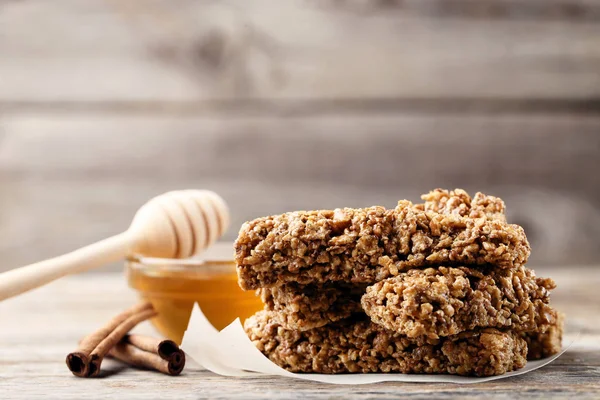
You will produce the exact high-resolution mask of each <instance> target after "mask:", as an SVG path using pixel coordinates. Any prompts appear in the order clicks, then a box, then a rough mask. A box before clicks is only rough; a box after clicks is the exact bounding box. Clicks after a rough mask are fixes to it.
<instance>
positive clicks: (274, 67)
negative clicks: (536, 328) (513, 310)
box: [0, 0, 600, 270]
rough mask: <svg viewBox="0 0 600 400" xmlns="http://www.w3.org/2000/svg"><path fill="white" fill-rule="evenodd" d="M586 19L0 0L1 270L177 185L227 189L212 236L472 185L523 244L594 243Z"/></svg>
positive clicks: (596, 112)
mask: <svg viewBox="0 0 600 400" xmlns="http://www.w3.org/2000/svg"><path fill="white" fill-rule="evenodd" d="M599 22H600V1H597V0H547V1H541V0H527V1H526V0H497V1H473V0H451V1H441V0H438V1H435V0H420V1H416V0H415V1H411V0H405V1H397V2H394V1H376V2H366V1H357V0H355V1H326V2H315V1H287V2H272V1H263V0H261V1H252V2H246V1H241V0H239V1H227V2H224V1H204V2H198V1H188V0H186V1H184V0H178V1H159V0H150V1H139V0H127V1H116V0H88V1H86V2H81V1H76V0H57V1H54V2H51V3H49V2H44V1H41V0H22V1H18V2H15V1H7V0H4V1H1V0H0V238H1V239H2V240H1V241H0V259H2V264H1V265H0V270H3V269H9V268H12V267H15V266H18V265H21V264H25V263H28V262H33V261H36V260H39V259H42V258H46V257H49V256H53V255H57V254H60V253H62V252H65V251H68V250H70V249H73V248H75V247H77V246H80V245H84V244H87V243H89V242H91V241H94V240H97V239H100V238H103V237H105V236H107V235H110V234H114V233H117V232H119V231H121V230H123V229H125V228H126V227H127V225H128V224H129V222H130V220H131V217H132V215H133V213H134V212H135V210H136V209H137V208H138V207H139V205H141V204H142V203H143V202H144V201H145V200H146V199H147V198H149V197H151V196H153V195H156V194H158V193H161V192H163V191H165V190H170V189H177V188H186V187H198V188H210V189H214V190H216V191H217V192H219V193H221V194H222V195H223V196H224V197H225V199H226V200H227V202H228V203H229V204H230V206H231V208H232V213H233V223H232V228H231V230H230V231H229V233H228V234H227V236H226V238H225V239H226V240H232V239H233V238H234V237H235V234H236V231H237V228H238V227H239V225H240V224H241V223H242V222H243V221H245V220H247V219H250V218H254V217H257V216H261V215H265V214H272V213H279V212H283V211H286V210H292V209H310V208H330V207H337V206H368V205H372V204H382V205H386V206H390V207H391V206H393V205H394V204H395V202H396V201H397V200H398V199H400V198H409V199H411V200H417V199H418V196H419V194H421V193H423V192H426V191H428V190H429V189H432V188H434V187H447V188H454V187H463V188H465V189H468V190H470V191H476V190H481V191H485V192H488V193H491V194H495V195H499V196H501V197H503V198H504V199H505V201H506V202H507V204H508V207H509V214H510V215H509V218H510V219H511V220H512V221H513V222H516V223H520V224H522V225H523V226H524V227H525V229H526V231H527V233H528V236H529V238H530V241H531V242H532V245H533V255H532V258H531V262H532V264H535V265H539V266H544V265H550V264H562V263H569V264H594V263H595V264H597V260H598V257H599V256H600V248H599V246H598V238H600V178H599V177H598V171H600V23H599ZM115 268H118V266H115Z"/></svg>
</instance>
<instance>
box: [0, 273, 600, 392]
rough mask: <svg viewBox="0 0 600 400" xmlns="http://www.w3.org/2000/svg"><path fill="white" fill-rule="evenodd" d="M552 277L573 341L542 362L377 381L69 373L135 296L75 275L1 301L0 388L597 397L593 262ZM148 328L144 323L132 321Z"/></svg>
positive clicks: (120, 283)
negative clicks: (495, 377)
mask: <svg viewBox="0 0 600 400" xmlns="http://www.w3.org/2000/svg"><path fill="white" fill-rule="evenodd" d="M538 275H547V276H552V277H553V278H555V280H556V281H557V282H558V285H559V286H558V288H557V289H556V291H555V293H554V294H553V303H554V304H555V305H556V307H557V308H559V309H561V310H563V311H565V312H566V313H567V316H568V319H567V321H568V326H569V327H570V328H569V329H570V331H571V332H576V331H581V332H582V335H581V336H580V338H579V340H578V341H577V342H576V343H575V345H574V346H573V347H572V348H571V349H570V350H568V352H567V353H565V354H564V355H563V356H562V357H561V358H559V359H558V360H556V361H555V362H554V363H552V364H550V365H549V366H546V367H544V368H543V369H541V370H538V371H534V372H532V373H529V374H526V375H524V376H520V377H514V378H509V379H505V380H499V381H494V382H489V383H485V384H477V385H454V384H402V383H382V384H381V383H380V384H374V385H364V386H330V385H324V384H319V383H314V382H304V381H294V380H288V379H283V378H272V377H260V378H247V379H232V378H224V377H220V376H217V375H214V374H211V373H209V372H206V371H200V370H199V369H198V367H194V366H190V365H188V367H186V368H187V369H186V371H184V374H183V375H182V376H179V377H176V378H172V377H166V376H163V375H161V374H157V373H152V372H144V371H137V370H133V369H128V368H125V369H124V367H123V366H122V365H120V364H118V363H116V362H115V363H110V362H109V363H107V364H106V367H107V370H108V372H109V374H110V375H108V376H106V377H104V378H102V379H87V380H86V379H79V378H75V377H73V376H72V375H71V374H70V372H69V371H68V370H67V368H66V366H65V365H64V357H65V355H66V354H67V353H68V352H69V351H72V350H73V349H74V347H75V346H76V343H77V341H78V339H79V338H80V337H81V336H83V335H85V334H87V333H89V332H90V331H91V330H93V329H95V328H96V327H98V326H99V325H100V324H102V323H103V322H105V321H106V320H108V319H109V318H110V317H112V316H113V315H114V314H116V313H118V312H119V311H121V310H122V309H125V308H127V307H128V306H129V305H130V304H132V303H133V302H134V301H135V294H134V293H133V292H132V291H131V290H128V289H127V288H126V285H125V280H124V278H123V276H121V275H120V274H100V275H95V276H93V275H81V276H74V277H68V278H65V279H63V280H60V281H57V282H54V283H52V284H50V285H49V286H46V287H44V288H41V289H38V290H37V291H34V292H31V293H28V294H26V295H23V296H21V297H18V298H13V299H10V300H7V301H4V302H2V303H0V321H2V329H0V390H2V393H3V398H7V399H32V398H48V397H52V398H61V399H80V398H82V397H85V398H89V399H110V398H115V397H122V398H127V399H148V398H156V397H160V398H164V399H170V398H173V399H197V398H216V399H221V398H244V399H254V398H257V399H258V398H273V399H279V398H281V399H284V398H285V399H289V398H294V399H295V398H298V399H300V398H332V397H335V398H348V399H354V398H365V397H368V398H373V399H380V398H382V399H383V398H390V397H397V396H404V397H406V398H414V399H421V398H425V397H427V398H431V397H436V398H444V399H458V398H461V399H464V398H467V399H471V398H472V399H475V398H478V399H481V398H484V399H487V398H495V397H499V398H519V399H521V398H523V399H525V398H527V399H537V398H540V399H545V398H549V397H553V398H565V399H568V398H574V397H576V398H578V399H579V398H581V399H594V398H598V396H600V379H599V377H600V292H599V291H598V290H597V288H598V286H599V285H600V268H594V269H591V270H590V269H581V268H578V267H571V266H564V265H563V266H561V268H560V269H544V270H539V271H538ZM136 329H137V330H138V331H139V332H143V333H150V334H153V331H152V328H151V327H150V326H149V325H148V324H146V325H142V326H140V327H138V328H136Z"/></svg>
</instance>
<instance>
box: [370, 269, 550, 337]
mask: <svg viewBox="0 0 600 400" xmlns="http://www.w3.org/2000/svg"><path fill="white" fill-rule="evenodd" d="M555 286H556V285H555V283H554V281H553V280H552V279H543V278H537V277H536V276H535V273H534V272H533V271H532V270H531V269H528V268H525V267H519V268H517V269H510V270H506V269H494V268H477V267H471V268H470V267H439V268H427V269H424V270H411V271H408V272H404V273H401V274H400V275H398V276H395V277H392V278H388V279H386V280H384V281H381V282H378V283H376V284H374V285H372V286H369V287H368V288H367V290H366V294H365V295H364V296H363V297H362V307H363V309H364V310H365V312H366V313H367V315H368V316H369V317H370V318H371V320H372V321H373V322H375V323H377V324H379V325H381V326H383V327H385V328H386V329H390V330H393V331H395V332H399V333H402V334H404V335H407V336H408V337H417V336H428V337H430V338H437V337H439V336H451V335H456V334H458V333H460V332H463V331H470V330H473V329H476V328H498V329H503V328H507V329H508V328H510V329H513V330H515V331H519V332H523V331H533V330H543V329H545V328H544V327H547V326H548V325H551V324H554V323H555V322H556V311H555V310H554V309H552V308H551V307H550V306H549V304H548V303H549V301H550V298H549V294H550V290H551V289H554V287H555Z"/></svg>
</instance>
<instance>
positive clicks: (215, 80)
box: [0, 0, 600, 108]
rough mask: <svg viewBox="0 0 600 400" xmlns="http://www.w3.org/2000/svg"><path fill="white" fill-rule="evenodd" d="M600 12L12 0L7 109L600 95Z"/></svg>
mask: <svg viewBox="0 0 600 400" xmlns="http://www.w3.org/2000/svg"><path fill="white" fill-rule="evenodd" d="M599 7H600V6H599V5H598V2H597V1H565V0H562V1H555V0H553V1H548V2H541V1H533V2H525V1H506V0H504V1H499V2H489V1H482V2H473V1H472V0H470V1H465V0H461V1H456V0H453V1H450V2H446V1H443V2H442V1H424V2H416V1H403V2H393V1H392V2H389V1H387V2H386V1H381V2H372V3H371V2H364V1H341V2H324V3H321V2H313V1H301V0H299V1H287V2H277V3H276V4H273V2H272V1H268V0H261V1H253V2H246V1H243V0H239V1H237V0H234V1H228V2H216V1H214V2H195V1H188V0H178V1H175V2H174V1H170V2H166V1H160V0H152V1H139V0H127V1H114V0H89V1H86V2H80V1H73V0H59V1H54V2H52V4H50V3H47V2H44V1H40V0H26V1H18V2H12V1H8V2H4V3H3V4H2V8H0V106H1V107H11V105H13V106H16V107H24V108H27V107H34V108H35V106H36V105H40V104H42V105H46V106H47V107H50V108H52V107H53V106H56V107H58V108H60V107H67V108H68V107H70V106H73V107H81V106H82V104H83V105H85V104H88V105H91V106H92V107H93V106H100V107H102V106H107V105H108V106H110V104H112V103H113V102H117V103H118V102H125V103H126V104H128V105H129V107H133V108H135V106H136V103H137V102H150V103H152V104H154V103H158V104H163V103H169V102H194V101H196V102H197V101H202V102H208V103H209V104H210V103H211V102H219V101H239V100H240V99H249V100H253V99H271V100H273V99H275V100H298V99H304V100H314V99H316V100H324V99H326V100H336V99H358V100H361V101H366V100H369V99H371V100H382V99H384V100H385V99H390V98H392V99H416V100H418V99H428V100H429V101H433V102H435V101H438V100H439V99H456V98H459V99H467V100H471V104H477V103H478V102H480V101H486V100H488V99H510V100H518V99H521V100H523V99H525V100H532V101H536V100H545V99H546V100H547V99H559V100H561V101H563V100H565V99H567V100H569V99H570V100H593V101H594V102H597V101H598V99H599V98H600V74H599V73H598V71H599V70H600V63H599V61H598V60H599V59H600V40H598V38H599V37H600V24H598V23H596V22H597V21H598V20H599V19H600V17H599V16H598V15H599V14H600V13H599V11H598V9H599ZM32 27H35V29H34V28H32ZM316 108H318V107H316Z"/></svg>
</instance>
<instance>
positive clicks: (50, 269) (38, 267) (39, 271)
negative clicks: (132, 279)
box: [0, 232, 131, 301]
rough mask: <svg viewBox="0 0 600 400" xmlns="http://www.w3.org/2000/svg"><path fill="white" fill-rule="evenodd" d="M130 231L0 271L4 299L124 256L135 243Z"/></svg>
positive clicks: (1, 292) (0, 286)
mask: <svg viewBox="0 0 600 400" xmlns="http://www.w3.org/2000/svg"><path fill="white" fill-rule="evenodd" d="M130 238H131V235H130V234H129V233H128V232H124V233H121V234H119V235H116V236H113V237H110V238H108V239H104V240H101V241H99V242H97V243H94V244H91V245H89V246H86V247H82V248H81V249H78V250H75V251H73V252H71V253H68V254H65V255H62V256H59V257H55V258H51V259H49V260H45V261H41V262H37V263H35V264H31V265H27V266H25V267H21V268H16V269H13V270H10V271H7V272H4V273H1V274H0V301H2V300H5V299H8V298H10V297H13V296H16V295H19V294H21V293H25V292H27V291H29V290H32V289H35V288H37V287H40V286H42V285H45V284H46V283H49V282H52V281H53V280H55V279H58V278H60V277H62V276H65V275H69V274H74V273H78V272H83V271H87V270H90V269H93V268H97V267H99V266H101V265H104V264H107V263H109V262H114V261H117V260H119V259H122V258H123V257H124V256H125V254H126V253H127V250H128V249H129V246H130V243H131V239H130Z"/></svg>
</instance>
